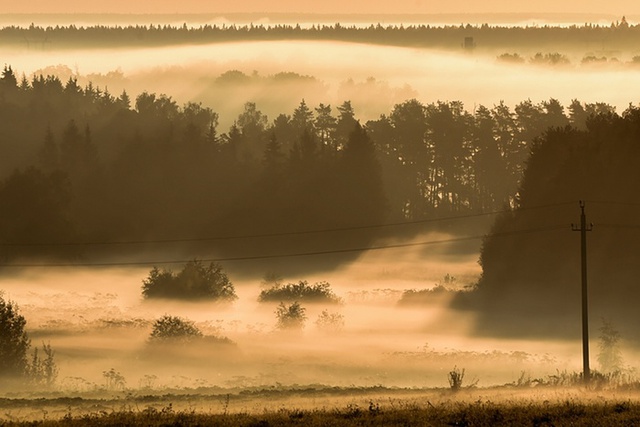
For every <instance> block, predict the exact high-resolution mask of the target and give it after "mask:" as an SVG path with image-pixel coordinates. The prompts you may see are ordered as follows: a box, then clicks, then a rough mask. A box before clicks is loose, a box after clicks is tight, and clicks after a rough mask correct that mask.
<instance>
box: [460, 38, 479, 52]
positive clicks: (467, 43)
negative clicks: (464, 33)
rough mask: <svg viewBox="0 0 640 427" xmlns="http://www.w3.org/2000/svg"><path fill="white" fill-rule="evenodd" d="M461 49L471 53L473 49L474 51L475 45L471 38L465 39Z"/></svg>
mask: <svg viewBox="0 0 640 427" xmlns="http://www.w3.org/2000/svg"><path fill="white" fill-rule="evenodd" d="M462 47H463V48H464V50H467V51H472V50H473V49H475V47H476V43H475V42H474V41H473V37H465V38H464V43H463V44H462Z"/></svg>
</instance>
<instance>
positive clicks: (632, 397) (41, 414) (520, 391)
mask: <svg viewBox="0 0 640 427" xmlns="http://www.w3.org/2000/svg"><path fill="white" fill-rule="evenodd" d="M639 397H640V392H639V391H638V390H602V389H601V390H585V389H584V388H565V387H562V388H560V387H535V388H529V387H515V386H505V387H500V388H467V389H464V390H462V391H460V392H458V393H453V392H452V391H451V390H449V389H445V388H440V389H394V388H385V387H372V388H337V387H333V388H324V387H308V388H304V387H302V388H275V387H274V388H266V389H244V390H238V389H190V390H183V391H179V390H167V393H166V394H143V393H136V394H131V393H120V394H106V393H103V394H101V395H98V394H83V395H77V396H65V397H59V396H56V395H55V394H53V393H51V394H47V395H41V396H39V397H35V396H32V397H26V396H22V397H16V398H3V399H0V425H3V426H14V425H43V426H48V425H52V426H54V425H87V424H91V425H148V426H155V425H184V426H192V425H193V426H195V425H234V426H258V425H259V426H269V425H283V426H286V425H312V426H313V425H336V426H342V425H458V426H463V425H468V426H483V425H634V424H635V423H637V422H639V421H640V400H639Z"/></svg>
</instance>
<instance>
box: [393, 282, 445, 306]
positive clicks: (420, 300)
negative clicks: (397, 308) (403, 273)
mask: <svg viewBox="0 0 640 427" xmlns="http://www.w3.org/2000/svg"><path fill="white" fill-rule="evenodd" d="M454 292H456V291H454V290H451V289H448V288H446V287H444V286H442V285H437V286H435V287H433V288H431V289H419V290H416V289H407V290H405V291H404V292H402V296H401V297H400V300H399V301H398V304H400V305H413V304H428V303H433V302H434V301H437V298H439V297H442V296H444V295H447V294H450V295H452V294H453V293H454Z"/></svg>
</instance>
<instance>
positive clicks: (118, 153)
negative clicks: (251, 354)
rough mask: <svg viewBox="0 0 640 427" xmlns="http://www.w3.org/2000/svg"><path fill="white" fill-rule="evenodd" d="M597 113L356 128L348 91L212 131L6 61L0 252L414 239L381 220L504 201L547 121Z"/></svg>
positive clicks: (453, 212)
mask: <svg viewBox="0 0 640 427" xmlns="http://www.w3.org/2000/svg"><path fill="white" fill-rule="evenodd" d="M596 113H605V114H610V115H611V114H614V108H613V107H611V106H609V105H606V104H583V103H581V102H579V101H578V100H574V101H573V102H572V103H571V105H570V106H568V107H567V108H566V111H565V108H564V107H563V106H562V105H561V104H560V103H559V102H558V101H557V100H554V99H550V100H549V101H544V102H541V103H539V104H538V103H533V102H532V101H530V100H524V101H522V102H521V103H519V104H518V105H516V106H515V107H514V108H513V109H512V108H510V107H509V106H507V105H505V104H504V103H500V104H498V105H494V106H491V107H490V108H489V107H485V106H482V105H480V106H476V107H475V109H474V111H468V110H466V109H465V107H464V105H462V104H461V103H460V102H455V101H451V102H441V101H439V102H436V103H430V104H423V103H421V102H420V101H418V100H416V99H411V100H407V101H405V102H402V103H400V104H397V105H395V106H394V108H393V109H392V111H390V112H389V113H388V114H385V115H382V116H380V117H379V118H378V119H377V120H370V121H368V122H366V123H360V122H359V120H358V118H357V112H355V111H354V110H353V108H352V106H351V103H350V102H349V101H348V100H347V101H344V102H343V103H342V104H341V105H338V106H337V107H336V111H335V113H334V110H333V109H332V107H331V106H330V105H324V104H319V105H318V106H309V105H307V104H306V103H305V101H304V99H303V100H301V101H300V104H299V106H298V107H297V108H296V109H295V110H294V111H293V112H291V113H281V114H279V115H278V116H277V117H275V118H273V119H271V120H270V119H269V118H268V117H267V116H266V115H264V114H263V113H261V112H260V109H259V106H257V105H255V104H254V103H250V102H249V103H246V105H245V108H244V111H243V112H242V113H241V114H240V115H239V116H238V117H237V118H236V119H235V121H234V124H233V125H232V126H231V127H230V128H229V129H228V130H226V132H222V131H221V130H219V129H218V127H217V123H218V119H219V116H218V114H217V113H216V112H214V111H212V110H211V109H209V108H207V107H206V106H203V105H201V104H196V103H187V104H185V105H183V106H180V105H178V104H177V103H176V102H175V101H174V100H172V98H171V97H170V96H168V95H163V94H161V95H157V94H153V93H146V92H145V93H141V94H140V95H138V96H137V97H136V99H135V100H133V101H132V100H131V99H130V98H129V95H128V94H127V93H126V92H123V93H121V94H120V95H118V96H115V95H112V94H110V93H109V92H108V91H106V90H101V89H100V88H98V87H94V86H93V85H92V84H88V85H87V86H86V87H80V86H79V85H78V84H77V81H76V80H75V79H74V78H70V79H69V80H68V81H67V82H64V83H63V82H61V81H60V80H59V79H58V78H57V77H55V76H46V77H45V76H42V75H38V76H34V77H33V78H32V79H31V80H28V79H27V78H26V77H22V78H18V77H17V76H16V73H15V72H14V71H13V70H12V68H11V67H10V66H6V67H5V68H4V71H3V73H2V77H1V79H0V117H2V120H3V123H1V124H0V132H1V133H0V150H1V151H2V153H3V156H2V158H1V160H0V163H1V164H0V167H1V170H2V172H3V174H2V177H1V179H2V181H1V182H0V203H2V205H3V206H4V214H3V216H2V222H1V223H0V241H1V242H2V246H1V248H2V249H1V251H2V259H3V262H4V263H7V262H16V261H17V260H25V259H32V260H33V259H49V260H66V261H71V260H76V261H78V260H82V259H84V260H85V261H86V260H87V259H86V258H84V257H86V256H89V255H90V254H93V255H96V254H97V256H103V255H109V254H115V253H117V254H123V255H124V254H127V253H129V254H131V253H134V254H140V253H145V252H148V251H156V252H157V251H160V252H164V253H171V254H181V253H189V254H193V253H196V254H202V253H215V254H218V255H221V254H226V255H229V254H234V255H236V256H238V253H239V252H238V251H240V250H242V251H243V252H242V253H241V254H240V255H244V256H246V255H248V254H247V253H246V247H247V242H250V243H251V245H250V247H251V248H252V249H253V250H254V251H255V252H254V253H253V254H252V255H255V254H260V253H262V254H265V253H268V254H271V255H272V254H274V253H278V251H280V250H289V251H290V250H292V249H294V248H295V249H296V250H297V251H300V250H301V249H302V248H306V249H308V248H315V249H316V250H318V248H321V249H323V250H335V249H342V248H344V247H345V246H346V247H354V246H355V247H365V248H366V247H367V245H369V244H371V242H373V240H374V239H375V238H376V237H378V238H380V237H383V236H385V235H386V236H389V235H391V236H393V235H403V234H407V233H408V234H409V235H411V234H412V233H415V232H417V230H416V227H413V228H411V227H404V228H402V227H384V226H385V225H393V224H395V225H398V226H401V225H403V224H405V225H412V224H413V225H416V224H418V225H420V223H419V222H420V221H422V220H434V219H439V218H449V217H456V216H460V215H469V214H472V215H475V214H477V215H484V214H495V213H497V212H499V211H502V210H504V209H511V208H514V207H516V206H518V204H519V203H520V202H519V200H520V198H519V197H520V196H519V193H518V186H519V185H520V182H521V177H522V173H523V170H524V168H525V165H526V160H527V157H528V155H529V151H530V150H531V148H532V147H534V141H535V140H536V138H537V137H538V136H540V135H542V134H543V132H544V131H545V130H546V129H548V128H550V127H551V128H564V127H566V126H569V125H571V126H573V128H575V129H585V127H586V123H587V119H588V117H589V116H590V115H594V114H596ZM525 184H526V182H525ZM25 194H29V195H30V196H29V197H24V196H25ZM422 226H424V224H422ZM332 230H333V231H339V230H343V231H351V232H350V233H346V232H343V233H333V234H332V233H330V232H331V231H332ZM318 231H325V232H324V233H312V234H307V235H296V233H308V232H318ZM327 231H328V232H329V233H327ZM422 231H424V228H422ZM454 232H458V233H459V232H461V230H457V231H454ZM267 237H280V238H279V239H275V240H274V239H267ZM282 237H289V238H288V239H284V238H282ZM159 248H161V249H159Z"/></svg>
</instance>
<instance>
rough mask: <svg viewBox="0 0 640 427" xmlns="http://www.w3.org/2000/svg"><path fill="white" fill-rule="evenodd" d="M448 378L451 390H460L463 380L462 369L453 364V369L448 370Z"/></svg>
mask: <svg viewBox="0 0 640 427" xmlns="http://www.w3.org/2000/svg"><path fill="white" fill-rule="evenodd" d="M448 379H449V386H450V387H451V391H454V392H455V391H460V389H461V388H462V380H464V369H463V370H460V369H458V367H457V366H455V367H454V368H453V370H451V371H449V375H448Z"/></svg>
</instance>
